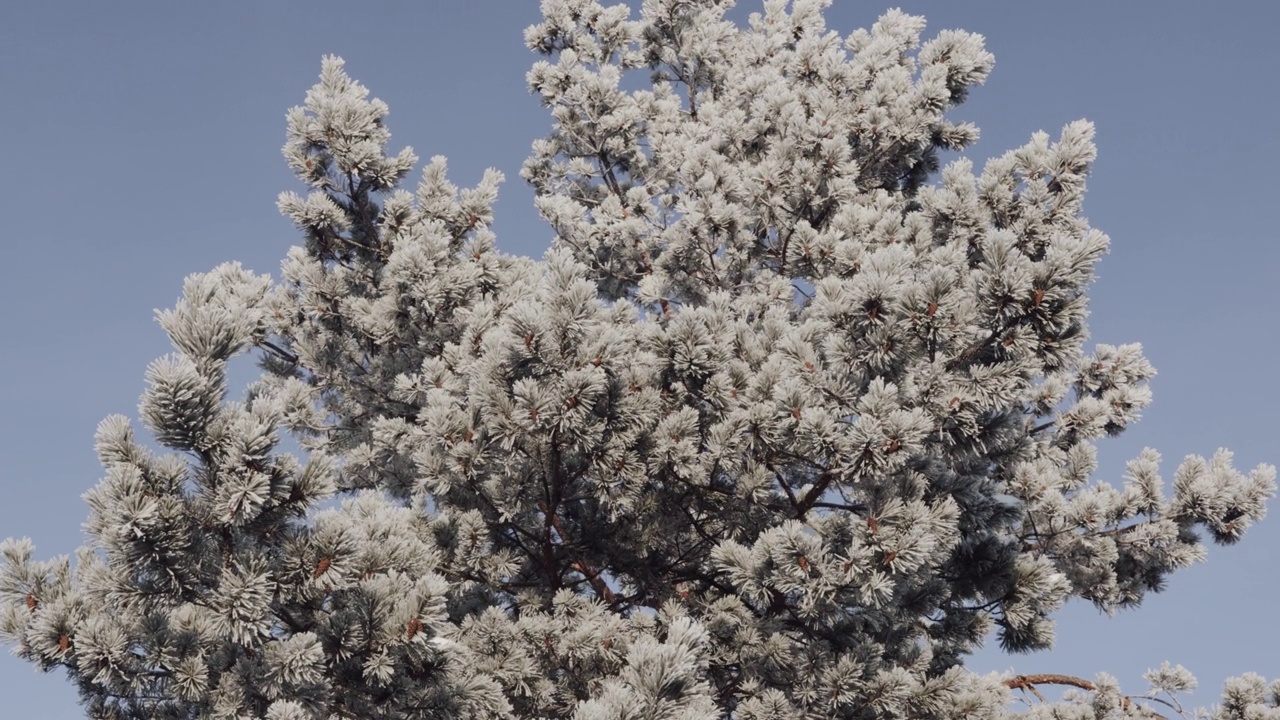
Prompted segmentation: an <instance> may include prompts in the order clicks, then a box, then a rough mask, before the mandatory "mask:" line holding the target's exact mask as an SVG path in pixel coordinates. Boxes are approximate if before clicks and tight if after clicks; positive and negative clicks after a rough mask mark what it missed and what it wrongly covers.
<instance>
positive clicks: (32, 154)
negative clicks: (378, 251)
mask: <svg viewBox="0 0 1280 720" xmlns="http://www.w3.org/2000/svg"><path fill="white" fill-rule="evenodd" d="M741 5H742V9H743V10H754V9H757V8H758V0H743V1H742V3H741ZM884 7H885V6H881V5H878V4H876V3H868V2H861V1H858V2H855V1H854V0H835V4H834V7H833V8H832V9H831V11H829V13H828V24H829V25H830V26H831V27H832V28H833V29H836V30H838V31H840V32H841V33H842V34H844V33H847V32H849V31H851V30H853V29H855V28H857V27H863V26H866V25H869V24H870V23H871V22H873V21H874V20H875V17H876V16H877V15H878V14H879V13H880V12H881V11H882V10H883V9H884ZM902 7H903V9H904V10H907V11H909V12H913V13H919V14H924V15H925V16H926V17H928V18H929V30H928V33H927V34H930V35H931V34H933V33H935V32H937V31H938V30H941V29H945V28H952V27H960V28H964V29H967V30H971V31H975V32H979V33H982V34H984V35H985V36H986V37H987V40H988V47H989V49H990V50H991V51H992V52H993V53H994V54H995V56H996V68H995V71H994V73H993V75H992V76H991V78H990V80H989V81H988V83H987V85H986V86H985V87H983V88H979V89H978V90H977V91H975V92H974V93H973V95H972V97H971V98H970V100H969V102H968V103H967V104H966V105H965V106H962V107H961V108H960V109H959V110H958V111H956V112H955V113H954V115H953V117H955V118H957V119H966V120H971V121H973V122H976V123H977V124H978V125H979V126H980V127H981V128H982V130H983V136H982V140H981V141H980V142H979V143H978V144H977V146H976V147H975V148H974V149H973V150H972V152H970V153H969V155H970V156H971V157H973V158H975V160H977V161H978V162H981V160H983V159H985V158H987V157H991V156H994V155H998V154H1000V153H1001V152H1003V151H1004V150H1006V149H1009V148H1012V147H1015V146H1017V145H1020V144H1022V143H1023V142H1025V141H1026V139H1027V138H1028V137H1029V136H1030V134H1031V133H1032V132H1033V131H1035V130H1039V129H1044V130H1047V131H1049V132H1050V133H1051V134H1056V132H1057V131H1058V129H1060V128H1061V127H1062V126H1063V125H1064V124H1065V123H1067V122H1069V121H1071V120H1073V119H1076V118H1079V117H1087V118H1089V119H1091V120H1093V121H1094V122H1095V123H1097V126H1098V145H1099V159H1098V162H1097V164H1096V166H1095V174H1094V178H1093V179H1092V180H1091V182H1090V186H1089V199H1088V200H1087V202H1086V213H1087V215H1088V216H1089V218H1090V220H1091V221H1092V223H1093V224H1094V225H1095V226H1096V227H1098V228H1100V229H1102V230H1104V231H1105V232H1107V233H1108V234H1110V236H1111V238H1112V241H1113V250H1112V253H1111V254H1110V256H1108V257H1107V258H1106V259H1105V260H1104V261H1103V262H1102V264H1101V266H1100V279H1099V281H1098V283H1097V285H1096V289H1095V292H1094V293H1093V311H1094V318H1093V326H1092V329H1093V338H1094V340H1096V341H1099V342H1110V343H1119V342H1130V341H1141V342H1143V343H1144V344H1145V346H1146V348H1147V353H1148V355H1149V357H1150V358H1151V360H1152V362H1153V363H1154V364H1155V365H1156V367H1157V368H1158V369H1159V370H1160V376H1159V377H1158V378H1156V380H1155V382H1154V384H1153V387H1154V391H1155V397H1156V400H1155V403H1154V404H1153V405H1152V406H1151V408H1150V409H1149V410H1148V412H1147V417H1146V418H1145V419H1144V420H1143V422H1142V423H1140V424H1139V425H1138V426H1136V427H1135V428H1134V429H1133V430H1131V431H1130V432H1129V433H1128V434H1127V435H1126V436H1124V437H1122V438H1120V439H1118V440H1116V441H1112V442H1109V443H1105V444H1104V447H1103V448H1102V453H1101V460H1102V467H1101V473H1100V474H1101V476H1102V477H1103V478H1104V479H1110V480H1118V479H1119V475H1120V472H1121V470H1122V467H1123V462H1124V461H1125V460H1126V459H1127V458H1130V457H1132V456H1134V455H1135V454H1136V453H1137V452H1138V450H1139V449H1141V448H1142V447H1143V446H1152V447H1155V448H1157V449H1159V450H1161V451H1162V452H1163V453H1164V455H1165V458H1166V466H1165V467H1166V473H1165V476H1166V478H1168V477H1170V476H1171V475H1172V469H1173V467H1174V466H1175V465H1176V463H1177V461H1178V460H1179V459H1180V458H1181V457H1182V456H1184V455H1186V454H1188V453H1198V454H1205V455H1207V454H1211V453H1212V452H1213V451H1214V450H1215V449H1216V448H1218V447H1220V446H1226V447H1230V448H1232V449H1233V450H1235V451H1236V454H1237V460H1238V463H1239V464H1240V465H1241V466H1243V467H1246V468H1248V467H1252V466H1253V465H1255V464H1257V463H1259V462H1273V463H1274V462H1276V461H1278V460H1280V447H1278V444H1277V442H1276V440H1277V437H1278V433H1277V427H1278V424H1277V422H1276V420H1275V411H1276V408H1278V407H1280V382H1277V372H1276V357H1277V354H1278V353H1277V351H1278V350H1280V322H1278V321H1277V312H1278V311H1280V301H1277V293H1276V289H1277V282H1278V279H1277V277H1276V273H1277V271H1278V270H1280V249H1278V247H1280V244H1278V243H1277V239H1278V238H1277V235H1278V233H1277V229H1278V228H1280V222H1278V221H1277V217H1278V214H1277V213H1278V212H1280V181H1277V177H1278V176H1277V173H1276V171H1275V168H1276V166H1277V164H1278V162H1280V139H1278V137H1280V101H1278V100H1277V95H1276V92H1275V87H1276V79H1275V78H1276V75H1277V73H1278V72H1280V51H1277V50H1276V49H1275V48H1276V45H1275V42H1274V32H1275V28H1276V27H1277V26H1280V3H1271V2H1261V1H1259V2H1239V1H1237V2H1218V3H1212V4H1210V3H1193V2H1178V1H1169V2H1163V3H1160V4H1159V6H1158V9H1156V4H1155V3H1138V2H1128V3H1116V2H1110V1H1108V0H1076V1H1074V2H1070V3H1063V2H1058V3H1023V2H1012V1H1009V2H983V3H980V4H979V3H957V2H947V1H946V0H929V1H925V0H904V1H903V2H902ZM537 18H538V13H537V3H536V2H533V0H473V1H471V2H467V1H464V0H452V1H446V0H419V2H415V3H408V2H387V3H381V4H376V5H375V4H372V3H371V4H352V3H337V2H331V1H329V0H325V1H322V2H309V3H305V4H303V3H286V2H272V3H262V2H257V3H249V2H225V3H162V2H158V1H156V2H145V3H143V2H127V3H99V2H87V1H81V2H60V3H10V4H9V5H8V6H7V7H6V10H5V20H4V22H3V23H2V24H0V97H3V104H2V105H0V158H3V162H4V164H5V166H6V167H8V168H9V170H8V171H7V172H5V173H3V174H0V213H2V214H3V217H4V225H3V230H2V231H0V232H3V246H4V247H7V248H9V249H8V250H7V251H6V252H7V253H8V255H7V256H6V261H5V262H4V263H3V265H2V266H0V407H3V408H4V410H5V412H3V413H0V457H3V464H0V537H5V536H15V537H21V536H24V535H25V536H30V537H31V538H33V539H34V540H35V541H36V543H37V549H38V554H39V555H40V556H42V557H48V556H52V555H55V554H60V553H67V552H70V551H72V550H74V548H75V547H76V546H77V545H79V543H80V530H79V528H80V523H81V522H82V520H83V519H84V517H85V516H86V509H85V506H84V504H83V501H82V500H81V499H80V495H81V494H82V493H83V492H84V491H86V490H87V489H89V488H90V487H91V486H92V485H93V484H94V483H95V482H96V481H97V479H98V477H99V474H100V472H99V467H98V465H97V462H96V460H95V458H94V455H93V452H92V435H93V431H94V428H95V426H96V425H97V423H98V421H99V420H100V419H101V418H102V417H104V416H105V415H108V414H110V413H115V412H123V413H126V414H130V415H134V414H136V411H135V408H136V404H137V398H138V395H139V393H140V391H141V390H142V388H143V371H144V369H145V367H146V365H147V363H149V362H150V361H151V360H152V359H154V358H155V357H157V356H159V355H162V354H164V353H165V352H167V350H168V347H167V344H166V342H165V338H164V336H163V333H162V331H161V330H160V328H159V326H158V325H156V324H155V322H154V321H153V320H152V310H153V309H154V308H164V307H168V306H169V305H170V304H171V303H172V302H173V301H174V299H175V298H176V297H177V295H178V293H179V290H180V286H181V281H182V278H183V277H184V276H185V275H186V274H188V273H191V272H198V271H204V270H208V269H210V268H212V267H213V266H214V265H216V264H218V263H220V262H223V261H226V260H240V261H242V262H243V263H244V264H245V265H247V266H248V267H250V268H252V269H254V270H256V271H258V272H271V273H273V274H275V273H277V272H278V267H279V262H280V260H281V259H282V258H283V257H284V254H285V252H286V250H287V249H288V247H289V246H290V245H292V244H294V243H296V242H298V237H297V235H296V234H295V232H294V231H293V229H292V228H291V226H290V224H289V222H288V221H286V220H284V219H283V218H281V217H279V215H278V214H277V213H276V210H275V207H274V203H275V197H276V195H277V193H279V192H280V191H281V190H287V189H299V187H298V184H297V183H296V182H295V181H294V180H293V178H292V177H291V175H290V174H289V172H288V169H287V168H286V166H285V164H284V161H283V160H282V158H281V157H280V153H279V147H280V145H281V144H282V142H283V138H284V112H285V110H286V108H288V107H289V106H291V105H296V104H300V102H301V100H302V97H303V95H304V93H305V91H306V89H307V88H308V87H309V86H310V85H311V84H312V83H313V82H314V80H315V77H316V75H317V73H318V72H319V67H320V57H321V55H324V54H327V53H334V54H338V55H342V56H343V57H345V58H346V60H347V67H348V70H349V71H350V72H351V73H352V74H353V75H354V76H355V77H357V78H358V79H360V80H361V81H362V82H364V83H365V84H366V85H368V86H369V87H370V88H371V89H372V90H373V93H374V95H376V96H378V97H381V98H382V99H383V100H385V101H387V102H388V103H389V104H390V106H391V111H392V112H391V116H390V118H389V124H390V127H391V130H392V132H393V133H394V139H393V146H394V147H396V148H398V147H400V146H402V145H406V144H407V145H412V146H413V147H414V148H415V149H416V150H417V152H418V154H419V155H420V156H422V157H423V158H427V157H430V156H431V155H435V154H443V155H446V156H448V157H449V159H450V167H451V169H452V172H451V175H452V177H453V179H454V180H455V182H459V183H461V184H472V183H474V182H475V181H477V180H478V179H479V177H480V173H481V172H482V171H483V169H484V168H485V167H490V166H492V167H497V168H499V169H501V170H503V171H504V172H505V173H506V174H507V177H508V183H507V185H506V186H504V188H503V192H502V194H501V196H500V199H499V202H498V205H497V221H496V228H495V229H496V231H497V233H498V236H499V246H500V247H501V248H502V249H503V250H505V251H508V252H515V253H521V254H528V255H534V256H540V255H541V254H542V252H543V251H544V250H545V249H546V247H547V246H548V244H549V242H550V237H551V233H550V230H549V228H548V227H547V226H545V225H544V224H542V223H541V221H540V220H538V218H537V216H536V213H535V212H534V210H533V208H532V204H531V198H532V195H531V193H530V191H529V190H528V188H526V187H524V185H523V183H522V181H520V180H519V178H518V175H517V171H518V169H519V166H520V163H521V161H522V160H523V159H524V157H525V156H526V155H527V154H528V148H529V144H530V142H531V141H532V140H533V139H534V138H536V137H538V136H540V135H542V134H544V133H545V132H546V130H547V128H548V126H549V122H548V118H547V116H546V115H545V114H544V112H543V111H542V110H541V109H540V108H539V107H538V104H537V102H536V101H535V100H534V99H533V98H532V97H530V96H529V95H528V94H527V93H526V91H525V88H524V80H523V78H524V73H525V71H526V69H527V68H528V66H529V64H530V63H531V62H532V61H533V59H534V58H533V56H532V55H531V54H530V53H528V52H527V51H526V50H525V49H524V48H523V45H522V42H521V31H522V30H523V28H524V27H525V26H527V25H529V24H531V23H533V22H535V21H536V20H537ZM1276 514H1277V516H1276V517H1273V518H1271V519H1270V520H1268V521H1264V522H1263V524H1262V525H1261V526H1259V527H1258V528H1256V529H1255V530H1254V531H1253V532H1252V533H1251V535H1250V536H1249V537H1248V538H1247V539H1246V541H1245V542H1244V543H1242V544H1241V545H1238V546H1235V547H1231V548H1225V549H1217V548H1215V549H1213V550H1212V551H1211V555H1210V561H1209V563H1208V564H1205V565H1202V566H1199V567H1197V568H1194V569H1192V570H1189V571H1185V572H1183V573H1181V574H1180V575H1177V576H1175V577H1174V578H1173V581H1172V582H1171V584H1170V587H1169V589H1168V590H1167V591H1166V592H1165V593H1163V594H1161V595H1158V596H1154V597H1152V598H1151V599H1150V600H1149V601H1148V602H1147V603H1146V604H1145V605H1144V607H1143V608H1141V609H1140V610H1138V611H1132V612H1128V613H1125V614H1121V615H1119V616H1117V617H1115V618H1110V619H1108V618H1106V617H1104V616H1101V615H1099V614H1098V613H1097V612H1096V611H1094V610H1093V609H1092V608H1091V607H1089V606H1085V605H1073V606H1069V607H1068V608H1067V609H1066V610H1065V611H1064V612H1063V613H1062V615H1061V621H1060V624H1059V644H1058V647H1057V648H1056V649H1055V650H1054V651H1052V652H1048V653H1041V654H1038V655H1031V656H1014V657H1008V656H1003V655H1001V654H1000V653H999V652H998V651H996V650H994V649H989V650H985V651H983V652H982V653H980V654H979V656H978V657H977V658H975V660H974V663H973V666H974V667H975V668H976V669H1005V668H1013V669H1016V670H1017V671H1019V672H1062V673H1071V674H1079V675H1084V676H1092V675H1093V674H1094V673H1095V672H1097V671H1103V670H1105V671H1108V672H1111V673H1113V674H1115V675H1117V676H1118V677H1119V678H1120V679H1121V681H1122V683H1123V685H1124V686H1125V687H1126V689H1129V690H1131V691H1135V692H1136V691H1140V690H1141V689H1142V688H1141V687H1140V685H1141V680H1140V674H1141V672H1142V671H1143V670H1145V669H1146V668H1148V667H1153V666H1157V665H1159V663H1160V661H1162V660H1166V659H1167V660H1170V661H1172V662H1176V663H1182V664H1184V665H1186V666H1187V667H1188V668H1190V669H1191V670H1193V671H1194V672H1195V673H1196V674H1197V675H1198V677H1199V678H1200V681H1201V684H1202V690H1201V691H1200V692H1199V693H1197V696H1196V700H1198V701H1200V702H1209V701H1211V700H1212V699H1214V698H1216V696H1217V692H1218V688H1219V687H1220V686H1221V681H1222V679H1223V678H1224V677H1226V676H1228V675H1233V674H1239V673H1241V672H1244V671H1247V670H1254V671H1257V672H1259V673H1261V674H1263V675H1265V676H1267V677H1269V678H1274V677H1278V676H1280V659H1277V658H1280V653H1277V652H1276V651H1275V648H1277V647H1280V623H1277V622H1276V621H1275V619H1274V614H1273V611H1274V609H1275V608H1276V607H1277V598H1280V560H1277V553H1278V552H1280V512H1277V513H1276ZM0 698H3V703H4V705H5V710H4V712H2V713H0V715H4V716H6V717H42V718H51V719H54V720H60V719H62V718H75V717H80V713H79V712H78V710H77V706H76V697H75V691H74V689H73V688H72V687H71V686H70V685H69V684H67V683H66V682H65V680H63V678H62V677H61V676H60V675H52V676H40V675H39V674H37V673H36V672H35V671H33V670H32V669H31V667H29V666H28V665H26V664H25V663H23V662H21V661H19V660H16V659H13V658H11V657H8V656H3V657H0Z"/></svg>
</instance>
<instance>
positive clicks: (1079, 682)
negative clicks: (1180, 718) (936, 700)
mask: <svg viewBox="0 0 1280 720" xmlns="http://www.w3.org/2000/svg"><path fill="white" fill-rule="evenodd" d="M1036 685H1069V686H1071V687H1074V688H1080V689H1081V690H1086V691H1088V692H1096V691H1097V689H1098V686H1097V685H1095V684H1094V683H1093V682H1091V681H1089V680H1085V679H1084V678H1081V677H1076V676H1074V675H1059V674H1056V673H1044V674H1040V675H1015V676H1014V677H1011V678H1009V679H1008V680H1005V681H1004V686H1005V687H1007V688H1009V689H1011V690H1026V691H1028V692H1030V693H1031V694H1033V695H1035V696H1036V697H1037V698H1039V699H1040V701H1041V702H1048V701H1047V700H1045V698H1044V695H1041V694H1040V691H1039V690H1036V687H1035V686H1036ZM1120 700H1121V702H1122V703H1123V706H1124V709H1125V710H1126V711H1128V710H1130V709H1132V708H1133V700H1132V699H1131V697H1130V696H1129V695H1122V696H1121V697H1120ZM1141 709H1142V710H1144V711H1145V712H1147V713H1150V714H1151V715H1152V717H1156V718H1161V719H1162V720H1165V718H1164V716H1163V715H1161V714H1159V713H1157V712H1155V711H1154V710H1151V709H1150V708H1146V707H1143V708H1141Z"/></svg>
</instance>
